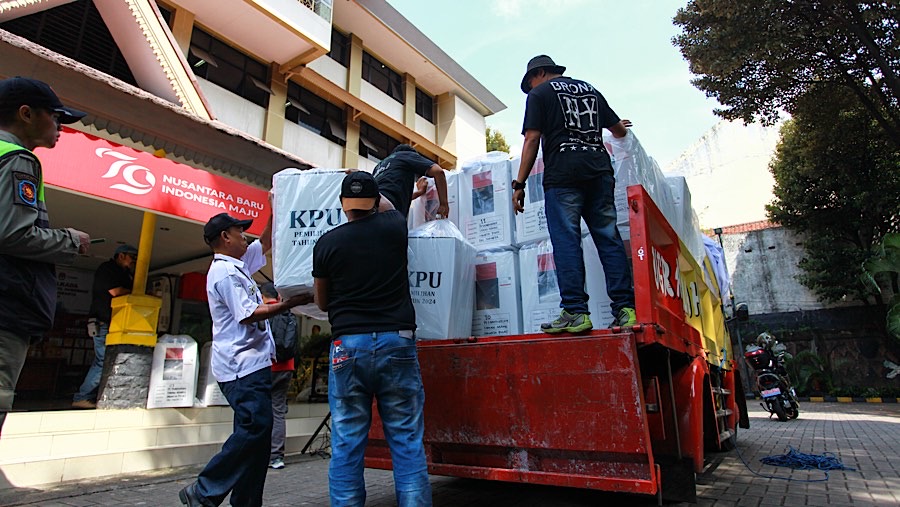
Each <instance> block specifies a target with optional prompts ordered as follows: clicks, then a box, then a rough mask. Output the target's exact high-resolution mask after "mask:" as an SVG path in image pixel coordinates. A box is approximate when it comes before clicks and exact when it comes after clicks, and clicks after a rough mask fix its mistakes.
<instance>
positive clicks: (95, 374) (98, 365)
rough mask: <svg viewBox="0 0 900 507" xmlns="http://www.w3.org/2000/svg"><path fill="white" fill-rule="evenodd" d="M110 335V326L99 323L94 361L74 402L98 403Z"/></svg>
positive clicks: (95, 340)
mask: <svg viewBox="0 0 900 507" xmlns="http://www.w3.org/2000/svg"><path fill="white" fill-rule="evenodd" d="M108 333H109V324H107V323H105V322H100V323H99V328H98V329H97V336H95V337H94V361H93V362H92V363H91V369H89V370H88V372H87V375H86V376H85V377H84V382H82V383H81V387H80V388H79V389H78V392H77V393H75V396H74V397H73V398H72V399H73V401H82V400H89V401H97V394H98V393H97V390H98V389H99V388H100V377H101V376H103V359H104V357H105V356H106V335H107V334H108Z"/></svg>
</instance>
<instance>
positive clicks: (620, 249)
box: [544, 172, 634, 316]
mask: <svg viewBox="0 0 900 507" xmlns="http://www.w3.org/2000/svg"><path fill="white" fill-rule="evenodd" d="M615 187H616V180H615V178H614V177H613V175H612V173H611V172H610V173H604V174H603V175H601V176H599V177H597V178H594V179H591V180H587V181H584V182H582V183H581V184H580V185H579V186H578V187H576V188H548V189H547V190H546V192H545V194H544V209H545V210H546V212H547V229H548V230H549V232H550V241H551V242H552V243H553V259H554V261H555V262H556V280H557V282H558V284H559V294H560V296H561V297H562V303H560V306H561V307H562V308H563V309H565V310H566V311H567V312H569V313H589V311H588V294H587V293H586V292H585V291H584V276H585V275H584V257H583V254H582V250H581V219H582V218H584V221H585V223H587V226H588V230H589V231H590V233H591V238H592V239H593V240H594V244H595V245H596V246H597V252H598V253H599V254H600V263H601V264H603V273H604V275H606V292H607V295H609V299H610V301H612V304H611V305H610V306H611V307H612V308H611V309H612V314H613V316H616V315H618V313H619V310H621V309H622V308H626V307H629V308H634V288H633V286H632V279H631V265H630V264H629V262H628V257H627V255H626V254H625V245H624V244H623V243H622V237H621V236H620V235H619V229H618V228H617V227H616V206H615V202H614V200H613V191H614V190H615Z"/></svg>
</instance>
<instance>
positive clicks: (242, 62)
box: [188, 27, 272, 107]
mask: <svg viewBox="0 0 900 507" xmlns="http://www.w3.org/2000/svg"><path fill="white" fill-rule="evenodd" d="M188 63H189V64H190V65H191V67H193V68H194V73H195V74H196V75H197V76H199V77H202V78H204V79H206V80H208V81H210V82H213V83H215V84H217V85H219V86H221V87H222V88H225V89H226V90H228V91H230V92H232V93H235V94H237V95H240V96H241V97H243V98H245V99H247V100H249V101H250V102H253V103H254V104H256V105H258V106H262V107H268V105H269V96H270V95H271V94H272V90H270V89H269V86H268V85H267V84H266V83H268V82H269V67H268V66H267V65H266V64H264V63H261V62H259V61H257V60H254V59H253V58H250V57H249V56H247V55H245V54H244V53H241V52H240V51H238V50H236V49H234V48H233V47H231V46H229V45H228V44H225V43H224V42H222V41H220V40H219V39H217V38H215V37H213V36H212V35H210V34H208V33H206V32H204V31H203V30H201V29H199V28H196V27H195V28H194V33H193V34H192V35H191V49H190V51H189V53H188Z"/></svg>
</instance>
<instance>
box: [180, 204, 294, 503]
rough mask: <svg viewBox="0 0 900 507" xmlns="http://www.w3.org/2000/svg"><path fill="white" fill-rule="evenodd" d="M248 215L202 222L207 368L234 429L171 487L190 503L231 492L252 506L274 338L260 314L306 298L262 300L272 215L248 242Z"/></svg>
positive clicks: (258, 484)
mask: <svg viewBox="0 0 900 507" xmlns="http://www.w3.org/2000/svg"><path fill="white" fill-rule="evenodd" d="M252 222H253V221H252V220H238V219H237V218H234V217H232V216H230V215H228V214H227V213H219V214H218V215H216V216H214V217H212V218H210V219H209V221H208V222H206V225H205V226H203V239H204V241H206V244H207V245H209V247H210V248H211V249H212V251H213V252H214V254H215V255H214V257H213V261H212V264H211V265H210V267H209V272H208V273H207V274H206V297H207V299H208V301H209V312H210V315H211V316H212V326H213V328H212V336H213V345H212V359H211V361H210V367H211V369H212V373H213V375H214V376H215V378H216V381H217V382H218V383H219V388H220V389H222V394H224V395H225V399H227V400H228V405H229V406H231V409H232V410H233V411H234V432H233V433H232V434H231V436H230V437H228V440H226V441H225V443H224V444H222V450H221V451H219V453H218V454H216V455H215V456H213V457H212V459H210V460H209V463H207V464H206V467H204V468H203V470H202V471H201V472H200V474H199V475H198V476H197V480H196V481H195V482H193V483H191V484H188V485H187V486H185V487H184V488H183V489H182V490H181V491H179V492H178V498H179V500H181V503H182V504H184V505H188V506H189V507H201V506H210V505H211V506H217V505H219V504H221V503H222V501H223V500H224V499H225V497H226V496H228V493H231V505H234V506H240V507H259V506H260V505H262V498H263V488H264V487H265V483H266V472H267V471H268V464H269V448H270V446H271V444H272V368H271V366H272V359H273V358H274V357H275V342H274V341H273V339H272V333H271V332H270V331H269V325H268V322H267V320H268V319H269V318H271V317H274V316H275V315H278V314H280V313H283V312H284V311H286V310H288V309H290V308H293V307H294V306H297V305H302V304H307V303H311V302H312V297H310V296H296V297H292V298H290V299H288V300H286V301H282V302H280V303H269V304H266V303H263V300H262V297H261V296H260V293H259V288H258V287H257V285H256V282H254V281H253V278H251V277H252V276H253V274H254V273H255V272H257V271H258V270H259V269H260V268H262V267H263V266H265V265H266V252H268V251H269V250H270V249H271V248H272V217H271V215H270V216H269V221H268V224H267V225H266V228H265V230H264V231H263V233H262V235H261V236H260V237H259V240H258V241H254V242H253V243H251V244H249V245H248V244H247V238H246V237H244V230H246V229H247V228H248V227H250V224H251V223H252Z"/></svg>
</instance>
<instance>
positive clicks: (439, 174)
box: [372, 144, 450, 218]
mask: <svg viewBox="0 0 900 507" xmlns="http://www.w3.org/2000/svg"><path fill="white" fill-rule="evenodd" d="M372 175H373V176H375V181H376V182H378V189H379V190H380V191H381V195H383V196H385V197H387V199H388V200H389V201H391V204H393V205H394V209H396V210H398V211H399V212H400V213H401V214H403V218H406V217H407V216H408V215H409V205H410V203H411V202H412V200H413V198H414V197H413V195H414V194H418V195H421V194H419V193H418V192H417V191H414V190H413V188H414V187H416V188H417V190H418V189H421V190H422V193H424V188H422V187H421V186H420V185H417V182H418V181H419V179H420V178H421V177H424V176H427V177H429V178H434V185H435V187H437V192H438V208H437V212H436V214H437V215H438V216H440V218H447V214H448V213H449V212H450V205H449V204H448V201H447V177H446V176H445V175H444V170H443V169H441V166H439V165H437V164H435V163H434V162H432V161H431V160H428V159H427V158H425V157H423V156H422V155H420V154H419V152H417V151H416V150H415V148H413V147H412V146H410V145H408V144H399V145H397V147H396V148H394V151H392V152H391V154H390V155H388V156H387V158H385V159H384V160H382V161H381V162H379V163H378V165H376V166H375V170H374V171H372ZM418 195H417V197H418Z"/></svg>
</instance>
